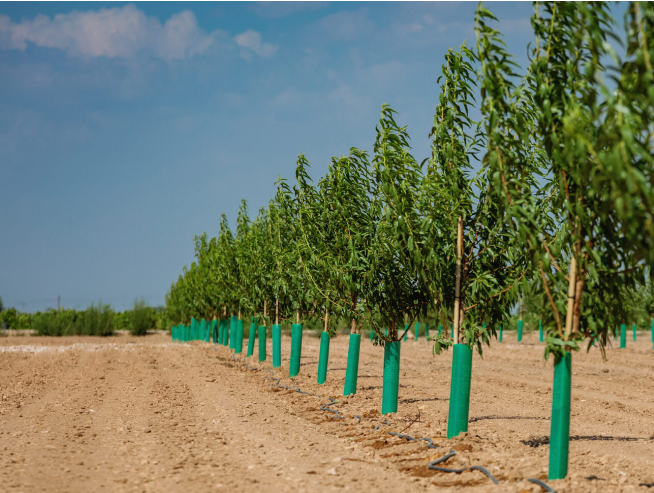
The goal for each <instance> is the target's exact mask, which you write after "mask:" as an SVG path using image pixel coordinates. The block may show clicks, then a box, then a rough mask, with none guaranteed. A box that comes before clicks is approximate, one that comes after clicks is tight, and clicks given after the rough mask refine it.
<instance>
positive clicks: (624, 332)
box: [620, 324, 627, 349]
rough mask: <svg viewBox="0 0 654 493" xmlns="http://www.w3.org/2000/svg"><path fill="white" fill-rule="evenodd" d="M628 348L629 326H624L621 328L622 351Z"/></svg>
mask: <svg viewBox="0 0 654 493" xmlns="http://www.w3.org/2000/svg"><path fill="white" fill-rule="evenodd" d="M626 347H627V326H626V325H625V324H622V325H621V326H620V349H624V348H626Z"/></svg>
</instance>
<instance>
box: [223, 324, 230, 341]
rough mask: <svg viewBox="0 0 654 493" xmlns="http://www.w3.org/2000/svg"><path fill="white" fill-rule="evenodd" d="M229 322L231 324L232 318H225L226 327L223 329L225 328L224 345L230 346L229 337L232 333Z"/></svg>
mask: <svg viewBox="0 0 654 493" xmlns="http://www.w3.org/2000/svg"><path fill="white" fill-rule="evenodd" d="M229 324H230V319H228V318H226V319H225V328H224V329H223V330H224V334H223V337H224V338H225V340H224V345H225V346H229V337H230V335H231V334H230V333H229Z"/></svg>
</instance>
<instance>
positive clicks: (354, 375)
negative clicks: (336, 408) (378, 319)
mask: <svg viewBox="0 0 654 493" xmlns="http://www.w3.org/2000/svg"><path fill="white" fill-rule="evenodd" d="M360 348H361V334H350V346H349V348H348V350H347V367H346V369H345V386H344V388H343V395H354V394H356V393H357V380H358V378H359V349H360Z"/></svg>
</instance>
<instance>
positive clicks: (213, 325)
mask: <svg viewBox="0 0 654 493" xmlns="http://www.w3.org/2000/svg"><path fill="white" fill-rule="evenodd" d="M211 342H213V343H214V344H216V343H217V342H218V320H216V319H215V318H214V319H213V320H212V321H211Z"/></svg>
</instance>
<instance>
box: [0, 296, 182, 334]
mask: <svg viewBox="0 0 654 493" xmlns="http://www.w3.org/2000/svg"><path fill="white" fill-rule="evenodd" d="M3 323H6V324H7V328H8V329H13V330H29V329H32V330H34V332H35V334H36V335H39V336H72V335H84V336H102V337H106V336H111V335H113V334H114V332H115V331H118V330H128V331H129V332H130V333H131V334H132V335H145V334H146V332H147V331H148V330H170V327H171V326H172V324H171V323H170V322H169V320H168V314H167V312H166V310H165V309H163V308H152V307H150V306H148V305H147V304H146V303H145V301H143V300H136V301H135V302H134V307H133V308H132V309H131V310H126V311H124V312H116V311H114V309H113V308H112V307H111V306H110V305H109V304H106V303H102V301H100V302H99V303H98V304H97V305H95V304H93V303H92V304H91V305H90V306H89V307H88V308H87V309H86V310H73V309H70V308H68V309H64V308H60V309H59V310H55V309H52V308H51V309H49V310H46V311H45V312H35V313H24V312H19V311H17V310H16V309H15V308H8V309H6V310H4V311H2V312H0V325H2V324H3Z"/></svg>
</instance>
